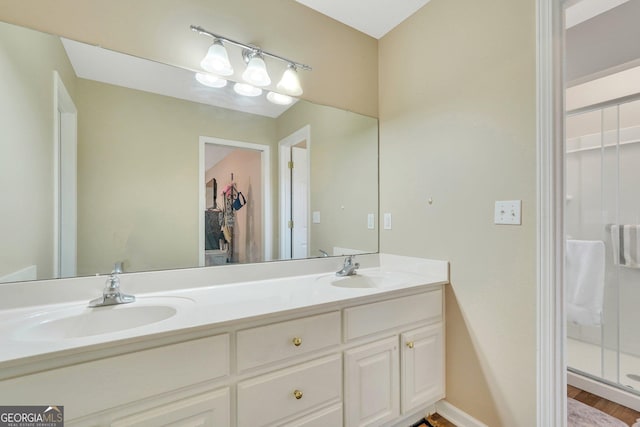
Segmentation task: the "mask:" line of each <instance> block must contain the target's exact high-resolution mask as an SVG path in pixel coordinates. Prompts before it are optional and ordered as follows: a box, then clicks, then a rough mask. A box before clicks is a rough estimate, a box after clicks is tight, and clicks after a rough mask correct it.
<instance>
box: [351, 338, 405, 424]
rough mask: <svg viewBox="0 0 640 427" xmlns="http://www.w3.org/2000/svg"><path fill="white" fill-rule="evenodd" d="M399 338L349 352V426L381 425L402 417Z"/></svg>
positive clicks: (388, 339) (381, 341) (377, 342)
mask: <svg viewBox="0 0 640 427" xmlns="http://www.w3.org/2000/svg"><path fill="white" fill-rule="evenodd" d="M399 373H400V367H399V360H398V338H397V336H393V337H390V338H387V339H384V340H380V341H376V342H374V343H371V344H367V345H363V346H361V347H356V348H354V349H352V350H348V351H347V352H345V392H344V408H345V424H346V426H348V427H355V426H358V427H361V426H379V425H381V424H384V423H385V422H388V421H390V420H393V419H394V418H396V417H398V416H399V415H400V381H399Z"/></svg>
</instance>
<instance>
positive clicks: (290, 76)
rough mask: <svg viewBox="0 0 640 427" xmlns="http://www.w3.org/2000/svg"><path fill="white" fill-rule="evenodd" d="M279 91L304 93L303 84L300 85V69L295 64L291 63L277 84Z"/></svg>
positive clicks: (298, 94) (292, 94) (293, 94)
mask: <svg viewBox="0 0 640 427" xmlns="http://www.w3.org/2000/svg"><path fill="white" fill-rule="evenodd" d="M276 87H277V88H278V90H279V91H281V92H284V93H286V94H288V95H291V96H300V95H302V86H300V78H298V71H297V70H296V66H295V65H294V64H289V65H288V66H287V69H286V70H285V71H284V74H282V78H281V79H280V81H279V82H278V85H277V86H276Z"/></svg>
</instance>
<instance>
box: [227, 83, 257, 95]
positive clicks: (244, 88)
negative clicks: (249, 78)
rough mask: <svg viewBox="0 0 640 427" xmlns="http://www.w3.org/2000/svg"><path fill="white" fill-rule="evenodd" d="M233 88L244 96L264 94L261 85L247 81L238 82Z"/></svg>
mask: <svg viewBox="0 0 640 427" xmlns="http://www.w3.org/2000/svg"><path fill="white" fill-rule="evenodd" d="M233 90H234V91H235V92H236V93H237V94H238V95H242V96H260V95H262V89H260V88H259V87H255V86H251V85H248V84H246V83H236V84H234V85H233Z"/></svg>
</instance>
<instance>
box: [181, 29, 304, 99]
mask: <svg viewBox="0 0 640 427" xmlns="http://www.w3.org/2000/svg"><path fill="white" fill-rule="evenodd" d="M191 30H192V31H195V32H196V33H198V34H202V35H205V36H208V37H212V38H213V44H212V45H211V47H210V48H209V52H208V53H207V56H206V57H205V58H204V59H203V60H202V62H201V63H200V65H201V66H202V68H203V69H205V70H207V71H209V72H211V73H214V74H217V75H219V76H230V75H231V74H233V68H232V67H231V63H230V62H229V56H228V55H227V50H226V49H225V46H226V45H227V44H232V45H234V46H238V47H240V48H242V49H243V51H242V56H243V58H244V60H245V62H246V63H247V68H246V69H245V70H244V72H243V73H242V78H243V80H244V81H246V82H247V83H251V84H252V85H253V86H261V87H263V86H269V85H270V84H271V78H270V77H269V73H268V72H267V66H266V64H265V62H264V58H265V57H269V58H271V59H276V60H278V61H282V62H286V63H287V64H288V67H287V70H286V71H285V72H284V74H283V75H282V79H280V82H279V83H278V85H277V86H278V90H279V91H280V92H283V93H286V94H287V95H291V96H300V95H302V87H301V86H300V79H299V78H298V70H306V71H311V67H310V66H308V65H306V64H301V63H299V62H296V61H292V60H290V59H287V58H284V57H282V56H279V55H276V54H275V53H271V52H267V51H265V50H262V49H260V48H259V47H256V46H253V45H250V44H246V43H241V42H238V41H235V40H231V39H229V38H227V37H223V36H221V35H218V34H214V33H212V32H211V31H207V30H205V29H204V28H202V27H197V26H195V25H192V26H191Z"/></svg>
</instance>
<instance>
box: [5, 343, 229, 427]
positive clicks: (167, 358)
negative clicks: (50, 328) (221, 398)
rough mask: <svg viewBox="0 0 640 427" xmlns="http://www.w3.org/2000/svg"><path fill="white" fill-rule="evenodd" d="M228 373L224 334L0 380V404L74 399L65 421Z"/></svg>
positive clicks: (227, 354)
mask: <svg viewBox="0 0 640 427" xmlns="http://www.w3.org/2000/svg"><path fill="white" fill-rule="evenodd" d="M228 374H229V334H222V335H217V336H213V337H207V338H201V339H197V340H193V341H186V342H181V343H177V344H171V345H167V346H163V347H158V348H152V349H148V350H142V351H138V352H135V353H128V354H123V355H119V356H114V357H108V358H105V359H100V360H96V361H92V362H86V363H80V364H77V365H72V366H68V367H64V368H58V369H53V370H50V371H45V372H40V373H36V374H32V375H26V376H23V377H18V378H12V379H9V380H6V381H2V382H0V396H3V400H4V401H3V402H2V404H5V405H28V404H30V403H31V402H52V401H60V402H73V405H71V404H68V405H67V408H65V409H66V410H65V418H66V419H67V420H69V421H71V420H73V419H75V418H79V417H83V416H86V415H89V414H91V413H94V412H98V411H103V410H105V409H108V408H115V407H118V406H121V405H125V404H128V403H131V402H134V401H136V400H141V399H144V398H148V397H152V396H154V395H158V394H161V393H167V392H170V391H173V390H177V389H180V388H183V387H188V386H190V385H193V384H197V383H200V382H203V381H210V380H214V379H216V378H220V377H223V376H225V375H228Z"/></svg>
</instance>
